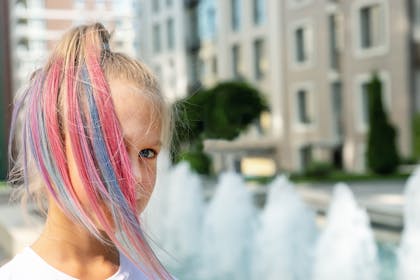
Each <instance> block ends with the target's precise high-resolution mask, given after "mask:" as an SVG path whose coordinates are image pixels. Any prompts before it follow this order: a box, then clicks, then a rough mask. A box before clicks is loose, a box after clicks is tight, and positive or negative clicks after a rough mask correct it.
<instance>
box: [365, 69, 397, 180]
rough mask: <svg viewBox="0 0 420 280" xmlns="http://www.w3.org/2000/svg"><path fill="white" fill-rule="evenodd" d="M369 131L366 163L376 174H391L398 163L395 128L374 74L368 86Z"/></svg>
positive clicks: (379, 82)
mask: <svg viewBox="0 0 420 280" xmlns="http://www.w3.org/2000/svg"><path fill="white" fill-rule="evenodd" d="M368 94H369V98H368V100H369V133H368V139H367V142H368V143H367V153H366V156H367V164H368V167H369V168H370V169H371V170H372V171H373V172H374V173H377V174H382V175H385V174H391V173H394V172H395V171H396V170H397V167H398V164H399V158H398V152H397V145H396V137H397V133H396V130H395V128H394V127H393V126H392V125H391V124H390V123H389V121H388V117H387V115H386V112H385V110H384V106H383V103H382V84H381V81H380V80H379V78H378V76H377V75H376V74H374V75H373V76H372V80H371V81H370V83H369V86H368Z"/></svg>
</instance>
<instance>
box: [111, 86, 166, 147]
mask: <svg viewBox="0 0 420 280" xmlns="http://www.w3.org/2000/svg"><path fill="white" fill-rule="evenodd" d="M109 86H110V89H111V96H112V100H113V103H114V107H115V112H116V114H117V117H118V120H119V122H120V124H121V127H122V130H123V133H124V137H126V138H129V139H131V140H134V139H136V141H138V140H141V139H144V138H148V139H150V140H156V138H157V140H160V133H161V117H160V115H161V112H160V106H159V104H158V103H157V102H156V101H154V99H153V96H152V95H151V94H152V93H147V92H145V91H144V90H142V89H140V88H139V87H137V86H136V85H135V84H134V83H132V82H127V81H124V80H112V81H110V82H109Z"/></svg>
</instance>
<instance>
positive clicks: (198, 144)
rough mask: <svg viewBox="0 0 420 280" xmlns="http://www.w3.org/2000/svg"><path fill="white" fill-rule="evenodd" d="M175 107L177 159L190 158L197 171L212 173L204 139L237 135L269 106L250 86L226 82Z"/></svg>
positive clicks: (175, 150) (173, 152)
mask: <svg viewBox="0 0 420 280" xmlns="http://www.w3.org/2000/svg"><path fill="white" fill-rule="evenodd" d="M173 108H174V110H175V116H176V120H175V132H176V134H175V137H174V143H173V151H172V157H173V160H174V161H175V162H177V161H180V160H187V161H189V162H190V164H191V166H192V168H193V169H195V170H196V171H197V172H199V173H204V174H208V173H209V172H210V164H211V160H210V158H209V157H208V156H207V155H205V154H204V152H203V141H204V140H205V139H227V140H232V139H234V138H236V137H237V136H239V134H240V133H241V132H242V131H243V130H245V129H246V128H247V127H248V126H249V125H250V124H251V123H253V122H254V121H255V120H256V119H257V118H258V117H259V116H260V114H261V113H262V112H263V111H264V110H267V105H266V102H265V100H264V98H263V97H262V95H261V93H260V92H259V91H258V90H257V89H255V88H253V87H251V86H250V85H248V84H246V83H243V82H223V83H220V84H218V85H216V86H215V87H213V88H210V89H203V90H200V91H198V92H197V93H195V94H193V95H191V96H189V97H187V98H185V99H182V100H180V101H178V102H176V103H175V104H174V107H173Z"/></svg>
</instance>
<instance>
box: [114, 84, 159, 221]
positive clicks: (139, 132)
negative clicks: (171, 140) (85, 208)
mask: <svg viewBox="0 0 420 280" xmlns="http://www.w3.org/2000/svg"><path fill="white" fill-rule="evenodd" d="M110 88H111V94H112V98H113V101H114V106H115V111H116V113H117V117H118V119H119V121H120V124H121V127H122V130H123V135H124V141H125V146H126V148H127V151H128V155H129V157H130V161H131V166H132V169H133V174H134V175H135V178H136V183H137V189H136V190H137V193H136V200H137V211H138V213H141V212H142V211H143V210H144V208H145V206H146V205H147V202H148V201H149V199H150V196H151V194H152V191H153V188H154V185H155V181H156V163H157V155H158V153H159V151H160V148H161V132H162V126H161V121H160V117H159V113H160V112H159V111H158V110H159V109H158V107H157V106H156V105H155V104H153V102H152V101H151V100H150V98H151V97H149V96H147V95H146V94H144V93H141V92H139V89H138V87H135V86H134V84H131V83H130V82H125V81H121V80H114V81H111V82H110Z"/></svg>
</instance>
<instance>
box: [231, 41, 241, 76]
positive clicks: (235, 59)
mask: <svg viewBox="0 0 420 280" xmlns="http://www.w3.org/2000/svg"><path fill="white" fill-rule="evenodd" d="M240 52H241V48H240V47H239V46H238V45H234V46H233V47H232V74H233V77H234V78H235V79H239V78H241V73H240V59H241V53H240Z"/></svg>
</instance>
